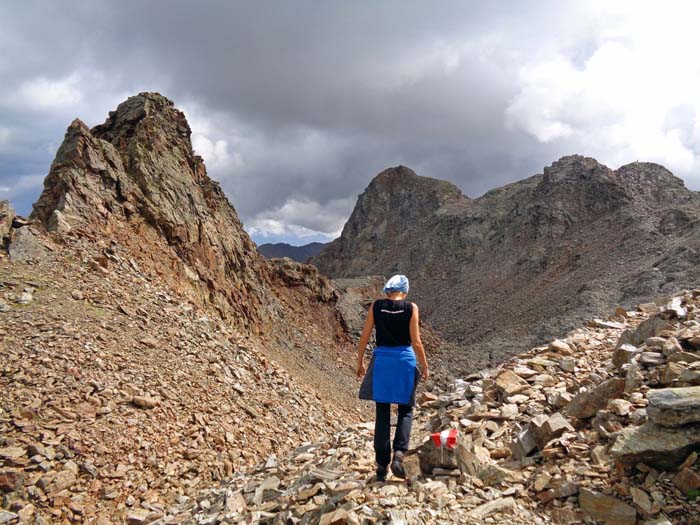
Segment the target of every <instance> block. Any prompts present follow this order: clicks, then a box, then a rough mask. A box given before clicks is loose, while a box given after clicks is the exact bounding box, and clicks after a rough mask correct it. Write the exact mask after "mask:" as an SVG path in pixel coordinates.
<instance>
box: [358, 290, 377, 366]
mask: <svg viewBox="0 0 700 525" xmlns="http://www.w3.org/2000/svg"><path fill="white" fill-rule="evenodd" d="M373 328H374V301H372V304H371V305H370V306H369V312H367V319H366V320H365V326H364V328H363V329H362V335H361V336H360V343H359V347H358V349H357V377H358V378H359V379H362V377H363V376H364V375H365V350H366V349H367V343H369V338H370V336H371V335H372V329H373Z"/></svg>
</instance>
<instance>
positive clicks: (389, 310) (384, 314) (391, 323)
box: [372, 299, 413, 346]
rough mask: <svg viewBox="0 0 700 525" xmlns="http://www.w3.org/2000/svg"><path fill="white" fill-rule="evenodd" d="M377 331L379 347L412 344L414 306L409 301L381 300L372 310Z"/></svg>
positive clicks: (375, 303)
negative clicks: (411, 324) (410, 327)
mask: <svg viewBox="0 0 700 525" xmlns="http://www.w3.org/2000/svg"><path fill="white" fill-rule="evenodd" d="M372 313H373V314H374V326H375V328H376V329H377V346H408V345H410V344H411V333H410V331H409V324H410V321H411V315H412V314H413V304H411V303H410V302H409V301H392V300H391V299H379V300H377V301H375V302H374V307H373V310H372Z"/></svg>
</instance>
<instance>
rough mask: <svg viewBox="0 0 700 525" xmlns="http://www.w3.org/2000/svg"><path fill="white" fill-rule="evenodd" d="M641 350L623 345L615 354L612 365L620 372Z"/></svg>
mask: <svg viewBox="0 0 700 525" xmlns="http://www.w3.org/2000/svg"><path fill="white" fill-rule="evenodd" d="M640 352H641V350H640V349H639V348H637V347H636V346H634V345H630V344H623V345H621V346H620V347H619V348H616V349H615V351H614V352H613V356H612V363H613V365H614V366H615V368H617V369H618V370H619V369H620V368H622V365H625V364H627V363H629V362H630V361H631V360H632V358H633V357H634V356H636V355H637V354H639V353H640Z"/></svg>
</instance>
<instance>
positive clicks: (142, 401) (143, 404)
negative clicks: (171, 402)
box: [131, 396, 158, 409]
mask: <svg viewBox="0 0 700 525" xmlns="http://www.w3.org/2000/svg"><path fill="white" fill-rule="evenodd" d="M131 402H132V403H133V404H134V406H137V407H139V408H146V409H149V408H155V407H157V406H158V400H157V399H153V398H152V397H149V396H134V398H133V399H132V400H131Z"/></svg>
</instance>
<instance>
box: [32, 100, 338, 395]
mask: <svg viewBox="0 0 700 525" xmlns="http://www.w3.org/2000/svg"><path fill="white" fill-rule="evenodd" d="M190 135H191V130H190V127H189V125H188V123H187V120H186V119H185V116H184V114H183V113H182V112H181V111H180V110H178V109H177V108H176V107H175V106H174V104H173V103H172V102H171V101H170V100H168V99H167V98H165V97H164V96H162V95H160V94H158V93H141V94H139V95H136V96H133V97H130V98H129V99H127V100H126V101H125V102H123V103H121V104H120V105H119V106H118V107H117V109H116V110H115V111H112V112H110V114H109V117H108V118H107V120H106V121H105V122H104V123H103V124H101V125H99V126H95V127H94V128H92V129H88V127H87V126H86V125H85V124H84V123H83V122H81V121H80V120H78V119H76V120H74V121H73V122H72V123H71V125H70V126H69V127H68V130H67V132H66V135H65V139H64V141H63V143H62V144H61V146H60V148H59V150H58V152H57V154H56V158H55V160H54V162H53V164H52V165H51V170H50V172H49V174H48V176H47V177H46V179H45V181H44V190H43V192H42V194H41V196H40V197H39V199H38V201H37V202H36V203H35V204H34V210H33V212H32V216H31V219H32V220H33V221H34V222H35V223H37V224H39V225H42V226H43V227H44V228H45V229H46V230H48V231H49V232H52V233H53V234H54V235H55V236H56V237H57V238H59V239H61V238H63V239H66V238H73V239H83V238H85V239H91V240H94V241H95V242H98V243H106V244H110V243H111V244H115V245H118V246H120V247H123V248H124V249H126V250H127V251H128V252H129V253H131V256H132V257H133V259H134V261H135V262H136V263H137V264H138V265H139V267H140V268H141V269H143V270H144V272H145V273H146V275H148V276H149V278H154V279H155V278H157V279H160V280H162V281H164V282H165V283H167V285H168V286H169V287H170V288H171V289H172V290H175V291H177V292H178V293H181V294H183V295H184V296H186V297H189V298H190V299H191V300H193V301H195V302H196V303H197V304H200V305H202V306H204V307H207V308H213V309H214V310H215V311H216V313H217V315H219V316H220V317H222V318H223V319H225V320H226V321H227V322H228V323H230V324H231V325H232V326H234V327H236V328H238V329H241V330H244V331H246V332H248V333H252V334H257V335H259V336H262V337H265V338H266V340H268V341H269V342H270V343H272V345H271V347H276V348H280V349H285V351H284V352H281V353H279V354H277V355H276V357H278V358H279V359H281V360H282V361H283V362H285V363H286V364H288V365H289V366H297V367H298V368H299V369H302V368H303V367H304V364H303V363H304V359H305V358H304V356H303V355H301V354H302V352H299V353H290V352H288V351H286V349H288V348H289V347H290V346H291V347H298V348H308V347H312V348H327V349H328V350H329V352H331V353H333V352H335V351H340V348H345V347H344V345H346V344H348V343H349V338H348V336H347V334H346V333H345V332H344V330H343V328H342V325H341V324H340V323H339V322H338V321H339V313H338V311H337V310H336V308H335V302H336V300H337V296H336V295H335V294H334V292H333V291H332V290H331V286H330V285H329V283H328V281H327V280H326V279H325V278H323V277H322V276H320V275H319V274H318V272H317V271H316V270H315V268H312V267H308V268H303V267H302V266H303V265H299V266H297V267H295V268H294V269H291V268H287V269H286V270H285V269H284V268H282V267H280V266H279V265H276V264H273V263H270V262H269V261H268V260H267V259H265V258H264V257H263V256H261V255H260V254H258V252H257V250H256V248H255V244H254V243H253V242H252V241H251V239H250V237H249V236H248V234H247V233H246V232H245V231H244V230H243V227H242V224H241V222H240V220H239V218H238V215H237V214H236V211H235V210H234V208H233V206H231V204H230V203H229V201H228V199H227V198H226V196H225V195H224V193H223V191H222V190H221V188H220V186H219V184H218V183H216V182H215V181H213V180H211V179H210V178H209V177H208V176H207V173H206V168H205V166H204V163H203V161H202V159H201V157H199V156H197V155H196V154H195V153H194V151H193V149H192V143H191V141H190ZM317 299H321V300H320V301H319V300H317ZM309 301H311V302H309ZM301 305H305V306H306V307H305V308H302V307H301ZM312 327H313V328H312ZM307 328H308V329H309V330H311V332H312V333H311V334H307V333H306V331H307ZM323 328H327V330H323ZM308 335H311V338H312V340H313V342H310V341H309V339H308V337H307V336H308ZM307 373H308V370H307V371H305V372H304V375H305V376H306V375H307ZM317 373H318V374H319V375H318V377H316V379H313V378H307V379H309V380H312V381H314V382H316V384H318V385H319V387H321V386H322V385H323V384H325V378H324V376H325V375H326V373H325V372H322V371H321V370H317Z"/></svg>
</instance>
